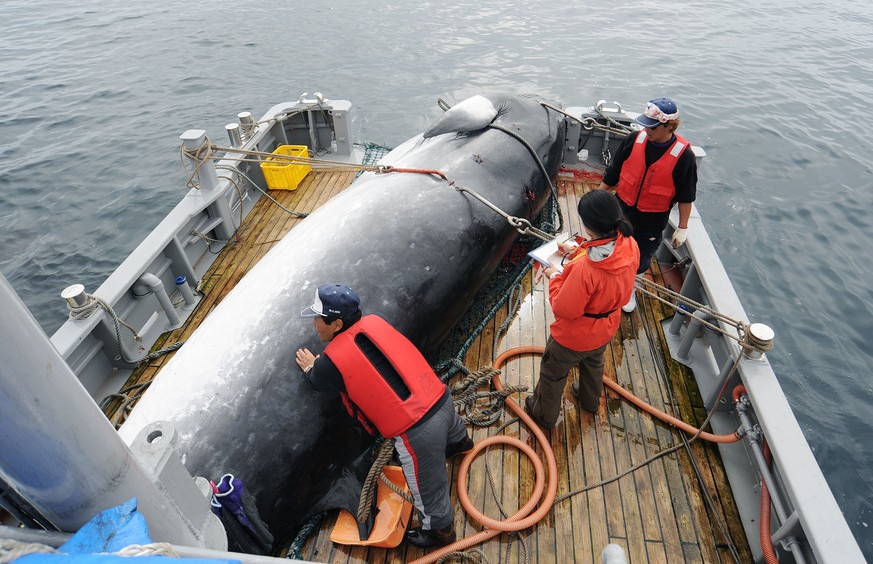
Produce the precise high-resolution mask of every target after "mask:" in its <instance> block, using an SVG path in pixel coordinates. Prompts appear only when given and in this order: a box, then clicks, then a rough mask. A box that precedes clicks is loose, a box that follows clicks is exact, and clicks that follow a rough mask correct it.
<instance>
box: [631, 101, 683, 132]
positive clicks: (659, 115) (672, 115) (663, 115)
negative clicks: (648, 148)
mask: <svg viewBox="0 0 873 564" xmlns="http://www.w3.org/2000/svg"><path fill="white" fill-rule="evenodd" d="M675 119H679V109H678V108H677V107H676V103H675V102H674V101H673V100H671V99H670V98H655V99H654V100H649V101H648V102H647V103H646V109H645V110H644V111H643V113H641V114H640V115H638V116H637V117H636V119H635V120H634V121H636V122H637V123H638V124H640V125H642V126H643V127H655V126H657V125H660V124H662V123H667V122H668V121H673V120H675Z"/></svg>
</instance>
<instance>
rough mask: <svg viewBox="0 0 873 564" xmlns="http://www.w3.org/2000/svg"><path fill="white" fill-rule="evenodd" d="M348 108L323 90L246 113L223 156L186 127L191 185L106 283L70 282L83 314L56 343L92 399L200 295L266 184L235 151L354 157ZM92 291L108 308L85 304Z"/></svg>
mask: <svg viewBox="0 0 873 564" xmlns="http://www.w3.org/2000/svg"><path fill="white" fill-rule="evenodd" d="M350 110H351V104H350V103H349V102H348V101H345V100H328V99H325V98H324V97H323V96H322V95H321V94H318V93H316V94H315V95H314V97H309V96H308V94H304V95H303V96H301V97H300V99H299V100H298V101H296V102H287V103H283V104H277V105H276V106H274V107H273V108H271V109H270V110H269V111H267V113H266V114H265V115H264V117H263V118H262V119H261V120H260V121H257V122H255V121H254V120H253V119H252V118H251V114H249V113H248V112H243V113H240V114H239V115H238V123H234V124H230V125H228V126H227V127H226V131H227V135H228V140H229V143H230V146H229V147H224V149H226V151H225V152H224V154H223V155H221V154H218V155H216V154H214V151H213V149H214V147H215V146H217V145H216V144H214V143H212V142H211V141H210V140H209V139H208V137H207V136H206V132H205V131H203V130H189V131H186V132H185V133H183V134H182V136H181V140H182V143H183V147H184V149H183V151H182V152H183V156H184V158H183V161H186V162H185V169H186V173H187V175H188V179H189V186H191V189H190V190H189V191H188V192H187V194H186V195H185V196H184V197H183V199H182V201H181V202H179V204H177V205H176V207H175V208H174V209H173V210H172V211H171V212H170V213H169V214H168V215H167V216H166V217H165V218H164V219H163V220H162V221H161V222H160V224H158V226H157V227H155V229H154V230H153V231H152V232H151V233H149V235H148V236H147V237H146V238H145V239H144V240H143V241H142V243H140V244H139V245H138V246H137V247H136V249H135V250H134V251H133V252H132V253H131V254H130V255H129V256H128V257H127V258H126V259H125V260H124V261H123V262H122V263H121V265H119V267H118V268H117V269H116V270H115V271H114V272H113V273H112V274H111V275H110V276H109V277H108V278H107V279H106V280H105V281H104V283H103V284H102V285H100V287H99V288H97V289H96V290H91V289H86V288H83V287H81V286H78V285H73V286H70V287H68V288H67V290H66V291H65V293H64V297H65V298H67V300H68V302H69V303H70V304H71V306H73V307H79V306H82V308H83V309H85V310H86V313H85V314H84V315H80V316H77V317H78V318H72V316H71V318H70V319H68V320H67V321H66V322H65V323H64V324H63V325H62V326H61V327H60V328H59V329H58V330H57V331H56V332H55V333H54V335H52V337H51V341H52V343H53V345H54V346H55V347H56V348H57V350H58V351H59V352H60V354H61V356H62V357H63V358H64V359H65V360H66V361H67V363H68V364H69V365H70V367H71V368H72V370H73V372H74V373H75V374H76V375H77V376H78V378H79V380H80V382H81V383H82V384H83V385H84V386H85V388H86V390H87V391H88V393H89V394H91V396H92V397H93V398H95V399H96V400H98V401H99V400H100V399H101V398H103V397H105V396H107V395H109V394H112V393H115V392H117V391H118V390H119V388H120V387H121V386H122V385H123V384H124V382H125V381H126V380H127V378H128V377H129V376H130V374H131V373H132V372H133V371H134V370H135V368H136V366H137V363H136V361H137V360H140V359H142V358H144V357H146V355H147V354H148V352H149V350H150V349H151V347H152V345H154V343H155V342H156V341H157V339H158V338H159V337H160V336H161V335H162V334H163V333H164V332H166V331H168V330H172V329H175V328H178V327H179V326H180V325H181V324H182V323H184V321H185V320H186V319H187V317H188V316H189V315H190V314H191V312H192V311H193V309H194V306H195V305H196V303H197V302H198V301H199V298H200V295H199V291H198V290H199V283H200V281H201V278H202V277H203V276H204V274H205V273H206V272H207V270H208V269H209V267H210V266H211V265H212V264H213V262H214V261H215V260H216V258H217V256H218V251H219V250H220V249H221V248H222V247H223V246H224V245H225V244H227V242H228V241H230V240H231V239H232V238H233V237H234V234H235V232H236V230H237V229H238V228H239V226H240V224H241V222H242V220H243V219H244V218H245V217H246V216H247V215H248V213H249V212H250V211H251V210H252V208H253V207H254V205H255V203H256V202H257V201H258V199H259V198H260V197H261V196H262V195H263V193H264V192H265V190H266V189H267V183H266V182H265V179H264V175H263V173H262V172H261V168H260V166H259V164H260V163H259V159H258V158H254V159H253V158H251V157H250V156H247V157H246V158H239V157H240V155H238V154H235V153H234V152H233V149H240V150H246V151H251V152H259V153H271V152H272V151H274V150H275V149H276V148H277V147H278V146H279V145H305V146H306V147H307V148H308V149H309V150H310V152H312V153H318V152H325V151H330V152H331V153H332V155H331V157H332V158H333V159H335V160H346V161H352V160H354V159H355V158H358V155H355V154H354V153H355V149H354V146H353V143H352V140H351V135H350V125H351V119H350ZM77 286H78V287H77ZM94 297H96V298H99V300H101V301H102V303H103V304H105V307H94V308H87V305H86V304H87V303H88V301H89V300H92V301H93V299H94ZM121 322H123V323H121ZM128 326H129V327H128Z"/></svg>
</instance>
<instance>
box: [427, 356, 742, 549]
mask: <svg viewBox="0 0 873 564" xmlns="http://www.w3.org/2000/svg"><path fill="white" fill-rule="evenodd" d="M544 350H545V347H534V346H525V347H515V348H511V349H508V350H506V351H504V352H502V353H501V354H500V356H498V357H497V359H495V361H494V363H493V366H494V369H495V370H499V369H500V367H501V366H502V365H503V363H504V362H505V361H506V360H508V359H509V358H511V357H513V356H518V355H521V354H542V353H543V351H544ZM492 382H493V384H494V389H495V390H502V389H503V384H502V383H501V382H500V376H499V375H495V376H494V378H493V381H492ZM603 382H604V383H605V384H606V385H607V386H608V387H609V388H610V389H611V390H613V391H615V392H616V393H618V394H619V395H621V396H622V397H623V398H625V399H626V400H628V401H630V402H631V403H633V404H634V405H636V406H638V407H640V408H641V409H643V410H645V411H646V412H648V413H651V414H652V415H654V416H655V417H658V418H659V419H662V420H664V421H666V422H668V423H670V424H672V425H674V426H676V427H678V428H680V429H682V430H683V431H685V432H686V433H690V434H692V435H696V434H697V431H698V430H697V429H695V428H694V427H692V426H691V425H689V424H688V423H685V422H684V421H682V420H680V419H677V418H675V417H673V416H672V415H669V414H667V413H664V412H663V411H661V410H659V409H656V408H654V407H652V406H650V405H649V404H647V403H646V402H644V401H643V400H641V399H639V398H638V397H636V396H635V395H633V394H632V393H630V392H628V391H627V390H625V389H624V388H622V387H621V386H619V385H618V384H616V383H614V382H613V381H612V380H609V379H607V378H604V379H603ZM506 406H507V407H508V408H509V409H510V410H511V411H512V412H513V413H515V414H516V415H517V416H518V417H519V418H520V419H521V420H522V421H523V422H524V423H525V425H527V426H528V428H529V429H530V430H531V431H533V434H534V436H535V437H536V439H537V441H538V442H539V443H540V446H542V449H543V454H544V455H545V457H546V463H547V465H548V467H549V482H548V487H547V490H546V495H545V497H544V498H543V499H542V503H541V504H540V507H539V509H537V510H536V511H535V512H534V513H532V514H531V515H527V512H528V511H530V510H531V509H532V508H533V507H534V506H535V505H536V503H537V500H538V498H539V496H540V494H541V493H542V483H543V480H544V478H543V476H542V470H543V466H542V462H540V461H539V460H538V459H537V457H536V453H535V452H534V451H533V449H531V448H530V447H529V446H528V445H527V444H525V443H523V442H521V441H520V440H518V439H516V438H514V437H507V436H505V435H494V436H491V437H487V438H486V439H484V440H482V441H480V442H478V443H476V446H474V447H473V450H471V451H470V452H468V453H467V454H466V455H465V456H464V459H463V460H462V461H461V466H460V468H459V469H458V498H459V499H460V501H461V506H462V507H463V508H464V510H465V511H466V512H467V514H468V515H470V516H471V517H473V518H474V519H476V520H477V521H478V522H479V523H482V524H483V525H485V526H486V527H488V528H486V529H485V530H484V531H480V532H478V533H476V534H474V535H471V536H469V537H465V538H463V539H460V540H458V541H455V542H453V543H452V544H449V545H446V546H444V547H442V548H440V549H438V550H435V551H433V552H431V553H428V554H426V555H425V556H423V557H421V558H419V559H417V560H414V561H413V564H431V563H433V562H436V561H437V560H439V559H440V558H442V557H443V556H445V555H446V554H449V553H451V552H458V551H461V550H465V549H467V548H470V547H471V546H475V545H477V544H479V543H482V542H485V541H486V540H488V539H490V538H493V537H495V536H497V535H499V534H500V533H502V532H507V531H520V530H522V529H526V528H528V527H531V526H533V525H535V524H537V523H538V522H539V521H540V520H541V519H542V518H543V517H545V515H546V513H548V512H549V511H550V510H551V508H552V505H553V504H554V502H555V496H556V493H557V491H558V482H557V480H556V479H555V476H556V475H557V472H558V466H557V463H556V462H555V454H554V452H552V447H551V445H550V444H549V441H548V440H547V439H546V435H545V433H543V431H542V430H541V429H540V426H539V425H537V424H536V422H534V420H533V419H531V417H530V416H529V415H528V414H527V413H525V411H524V410H523V409H522V408H521V407H520V406H519V405H518V404H517V403H515V401H514V400H513V399H512V398H510V397H507V398H506ZM700 438H702V439H705V440H708V441H712V442H717V443H732V442H736V441H739V440H740V437H738V436H737V435H736V434H732V435H714V434H712V433H706V432H703V433H700ZM495 443H503V444H512V445H515V446H518V448H519V449H520V450H521V451H522V452H524V453H525V454H526V455H527V456H528V458H530V459H531V462H533V463H534V470H535V471H536V483H535V486H534V492H533V495H532V496H531V498H530V499H529V500H528V502H527V503H526V504H525V505H524V507H522V508H521V509H519V510H518V511H517V512H516V513H515V514H514V515H512V516H510V517H508V518H507V519H506V520H504V521H498V520H497V519H492V518H491V517H488V516H487V515H485V514H483V513H482V512H481V511H479V510H478V509H477V508H476V507H475V506H474V505H473V502H472V501H470V495H469V493H468V492H467V473H468V472H469V470H470V465H471V464H472V463H473V460H474V459H475V458H476V456H477V455H478V454H479V452H481V451H482V450H483V449H484V448H485V447H487V446H489V445H491V444H495Z"/></svg>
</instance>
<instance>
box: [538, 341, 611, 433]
mask: <svg viewBox="0 0 873 564" xmlns="http://www.w3.org/2000/svg"><path fill="white" fill-rule="evenodd" d="M608 344H609V343H607V344H605V345H603V346H602V347H600V348H597V349H594V350H593V351H581V352H580V351H574V350H573V349H568V348H567V347H565V346H562V345H560V344H558V342H557V341H555V340H554V339H553V338H552V337H551V335H550V336H549V341H548V342H547V343H546V350H545V351H544V352H543V358H542V362H541V364H540V379H539V381H538V382H537V385H536V388H534V393H533V413H534V416H535V417H537V418H538V419H540V420H541V421H543V422H544V423H546V424H549V425H554V424H555V423H556V422H557V421H558V416H559V415H560V414H561V398H562V397H563V395H564V385H565V384H566V383H567V376H568V375H569V373H570V370H571V369H572V368H573V367H574V366H578V367H579V398H578V399H579V403H580V404H581V405H582V409H584V410H586V411H590V412H592V413H595V412H597V408H598V407H599V405H600V396H601V395H603V364H604V361H603V355H604V353H605V352H606V346H607V345H608Z"/></svg>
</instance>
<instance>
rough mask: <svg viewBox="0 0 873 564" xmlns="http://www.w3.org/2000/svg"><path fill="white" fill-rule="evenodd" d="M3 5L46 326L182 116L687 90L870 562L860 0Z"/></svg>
mask: <svg viewBox="0 0 873 564" xmlns="http://www.w3.org/2000/svg"><path fill="white" fill-rule="evenodd" d="M272 4H274V5H272V6H266V5H253V6H243V5H240V3H236V2H228V1H227V0H214V1H213V2H210V3H209V4H208V5H204V4H198V3H190V2H180V1H178V0H165V1H164V2H159V3H137V2H120V1H118V0H105V1H102V2H93V1H88V0H84V1H81V0H80V1H77V2H73V1H69V0H48V1H44V2H39V3H35V2H26V1H24V0H5V1H4V2H2V3H0V272H2V273H3V274H4V275H5V276H6V277H7V278H8V279H9V280H10V282H11V283H12V285H13V286H14V287H15V289H16V290H17V291H18V293H19V294H20V296H21V297H22V299H23V300H24V301H25V303H26V304H27V305H28V306H29V307H30V309H31V310H32V311H33V313H34V315H35V316H36V318H37V319H38V321H39V322H40V324H41V325H42V326H43V328H44V329H45V330H46V332H47V333H48V334H51V333H53V332H54V331H55V330H56V329H57V328H58V327H59V326H60V324H61V323H62V322H63V320H64V318H65V315H66V310H65V308H64V305H63V303H62V300H61V299H60V298H59V295H58V294H59V292H60V290H61V289H62V288H64V287H66V286H67V285H69V284H72V283H83V284H85V286H86V288H87V289H88V290H89V291H93V290H94V289H96V287H97V286H99V284H100V283H101V282H102V281H103V279H105V278H106V277H107V276H108V275H109V273H111V272H112V271H113V270H114V269H115V268H116V267H117V266H118V264H119V263H120V262H121V260H122V259H123V258H124V257H125V256H126V255H127V253H129V252H130V251H131V250H132V249H133V248H134V247H135V246H136V245H137V244H138V243H139V242H140V241H141V240H142V239H143V237H144V236H145V235H146V234H147V233H148V232H149V231H150V230H151V229H152V228H154V226H155V225H156V224H157V223H158V222H159V221H160V219H161V218H162V217H163V216H164V214H166V213H167V212H168V211H169V210H170V209H171V208H172V207H173V206H174V205H175V204H176V202H177V201H178V200H179V199H180V198H181V197H182V195H183V194H184V192H185V188H184V185H185V178H184V174H183V171H182V168H181V166H180V159H179V153H178V136H179V134H180V133H182V132H183V131H184V130H186V129H189V128H201V129H206V130H207V131H208V132H209V134H210V136H211V137H212V138H213V139H215V140H219V141H224V140H225V135H224V131H223V126H224V124H226V123H230V122H232V121H234V120H235V116H236V114H237V113H239V112H241V111H251V112H252V113H253V114H254V115H255V116H260V115H261V114H262V113H263V112H264V111H265V110H266V109H267V108H269V107H270V106H272V105H274V104H276V103H278V102H282V101H286V100H294V99H297V97H299V96H300V95H301V94H302V93H303V92H309V93H312V92H315V91H319V92H322V93H324V94H325V95H326V96H327V97H330V98H344V99H348V100H351V101H352V102H353V103H354V105H355V108H356V118H355V121H354V124H353V125H354V130H355V133H356V135H357V138H358V139H360V140H364V141H373V142H377V143H382V144H386V145H397V144H399V143H400V142H401V141H403V140H404V139H406V138H408V137H410V136H412V135H414V134H415V133H417V132H418V131H420V130H422V129H423V128H424V127H425V126H426V125H427V124H428V123H430V122H431V121H432V120H433V119H435V118H436V117H437V116H438V115H439V114H440V113H441V111H440V110H439V109H438V107H437V105H436V100H437V98H438V97H441V96H442V97H445V98H447V99H449V100H451V101H457V100H460V99H463V98H464V97H466V96H469V95H472V94H475V93H478V92H480V91H483V90H492V89H500V90H507V91H512V92H536V93H540V94H543V95H546V96H550V97H553V98H554V99H556V100H558V101H560V102H561V103H563V104H565V105H590V104H593V103H594V102H596V101H597V100H600V99H605V100H607V101H613V100H616V101H619V102H620V103H621V104H622V105H623V106H624V107H625V108H628V109H632V110H636V111H640V110H641V109H642V107H643V105H644V102H645V101H646V100H647V99H649V98H653V97H656V96H669V97H672V98H674V99H675V100H676V102H677V103H678V105H679V107H680V110H681V111H682V116H683V125H682V128H681V130H680V131H681V132H682V133H683V134H684V135H685V136H686V137H688V138H689V139H690V140H691V141H692V142H693V143H694V144H696V145H700V146H701V147H703V148H704V149H705V150H706V152H707V154H708V157H707V158H706V160H705V162H704V164H703V166H702V168H701V171H700V184H699V192H698V193H699V196H698V202H697V204H698V208H699V209H700V212H701V214H702V216H703V218H704V221H705V223H706V225H707V228H708V230H709V231H710V234H711V235H712V238H713V241H714V243H715V246H716V248H717V249H718V251H719V252H720V254H721V256H722V259H723V261H724V263H725V266H726V268H727V271H728V273H729V274H730V276H731V279H732V280H733V282H734V284H735V286H736V288H737V292H738V294H739V295H740V298H741V300H742V302H743V304H744V306H745V308H746V310H747V312H748V314H749V316H750V318H751V319H752V320H753V321H760V322H763V323H767V324H768V325H770V326H771V327H773V328H774V330H775V331H776V335H777V337H776V348H775V350H774V351H773V352H771V353H770V354H769V355H768V356H769V358H770V361H771V362H772V363H773V365H774V368H775V369H776V371H777V374H779V378H780V382H781V384H782V387H783V389H784V390H785V393H786V395H787V396H788V399H789V401H790V403H791V404H792V406H793V407H794V410H795V413H796V415H797V418H798V420H799V422H800V424H801V426H802V428H803V430H804V432H805V434H806V436H807V438H808V439H809V442H810V443H811V445H812V447H813V449H814V452H815V455H816V458H817V459H818V461H819V463H820V465H821V467H822V469H823V471H824V474H825V477H826V478H827V481H828V483H829V484H830V486H831V488H832V490H833V492H834V495H835V496H836V498H837V501H838V503H839V504H840V507H841V508H842V509H843V512H844V513H845V516H846V519H847V521H848V523H849V526H850V527H851V528H852V530H853V532H854V533H855V535H856V538H857V539H858V541H859V544H860V545H861V548H862V550H863V551H864V553H865V555H866V556H867V558H868V559H870V560H873V531H871V529H870V526H871V525H873V513H871V511H873V472H871V471H870V468H871V467H873V432H871V431H873V407H871V405H873V346H871V343H870V339H871V335H873V290H871V284H870V282H869V281H870V280H871V279H873V266H871V256H873V251H871V248H873V240H871V239H873V229H871V228H873V216H871V214H870V212H871V211H873V173H871V172H873V171H871V163H873V158H871V156H870V155H871V153H873V143H871V140H870V139H871V137H870V130H871V125H873V120H871V118H870V115H871V102H873V35H871V33H870V30H871V29H873V4H871V3H869V2H867V1H866V0H865V1H862V0H841V1H840V2H822V1H814V0H796V1H789V0H774V1H772V2H769V3H765V4H761V3H758V2H750V1H748V0H739V1H735V2H712V1H700V0H691V1H686V2H681V3H680V2H675V1H669V0H668V1H658V2H655V1H651V0H642V1H628V2H621V1H619V2H614V1H606V0H593V1H591V2H587V3H585V4H582V3H579V2H572V1H570V0H553V1H552V2H549V3H531V2H519V1H517V0H506V1H504V2H501V3H492V4H488V3H478V2H471V1H469V0H465V1H462V2H429V1H422V2H396V1H395V2H387V3H384V4H382V5H377V4H372V3H366V2H355V1H351V0H337V1H326V2H321V3H315V4H302V3H290V2H286V3H272Z"/></svg>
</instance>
